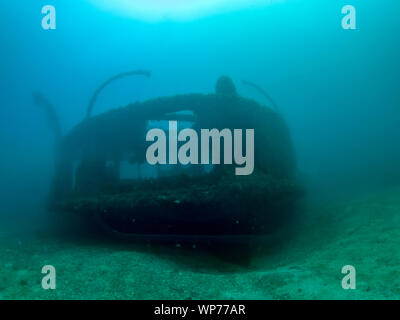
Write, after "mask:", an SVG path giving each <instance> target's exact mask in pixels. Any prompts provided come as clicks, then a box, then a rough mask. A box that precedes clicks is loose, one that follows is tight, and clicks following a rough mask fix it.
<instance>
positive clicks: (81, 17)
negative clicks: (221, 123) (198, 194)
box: [0, 0, 400, 299]
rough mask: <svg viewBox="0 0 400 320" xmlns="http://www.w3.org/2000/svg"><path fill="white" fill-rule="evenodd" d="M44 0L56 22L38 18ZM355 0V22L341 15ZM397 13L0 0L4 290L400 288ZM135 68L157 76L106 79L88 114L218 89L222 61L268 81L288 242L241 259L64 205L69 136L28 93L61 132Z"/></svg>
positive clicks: (319, 4)
mask: <svg viewBox="0 0 400 320" xmlns="http://www.w3.org/2000/svg"><path fill="white" fill-rule="evenodd" d="M188 3H190V4H188ZM45 5H51V6H53V7H54V8H55V10H56V28H55V29H49V30H44V28H43V26H42V19H43V18H44V16H45V15H46V14H44V13H42V8H43V7H44V6H45ZM345 5H351V6H353V7H354V8H355V10H356V28H355V29H344V28H343V26H342V19H343V18H344V17H345V16H346V13H342V8H343V7H344V6H345ZM399 17H400V3H399V2H398V1H395V0H383V1H377V0H362V1H361V0H350V1H339V0H332V1H317V0H276V1H274V0H270V1H268V0H260V1H258V0H247V1H246V0H240V1H225V0H220V1H217V0H215V1H192V2H189V1H177V0H165V1H155V0H153V1H139V0H131V1H128V0H118V1H111V0H109V1H107V0H101V1H100V0H99V1H96V0H68V1H66V0H49V1H37V0H32V1H25V0H13V1H11V0H2V1H1V3H0V27H1V32H0V43H1V50H0V88H1V90H0V142H1V145H2V153H1V157H0V170H1V174H0V176H1V180H0V186H1V189H0V204H1V208H2V210H1V211H0V266H1V270H2V272H1V275H0V299H376V298H378V299H399V298H400V277H399V276H400V273H399V266H400V251H399V250H398V248H399V247H400V231H399V230H400V165H399V164H400V148H399V147H400V125H399V124H400V108H399V106H400V90H399V84H400V61H399V57H400V44H399V41H398V34H399V30H400V19H399ZM132 70H149V71H151V77H149V78H148V77H142V76H137V77H135V76H133V77H125V78H121V79H119V80H118V81H115V82H112V83H110V85H109V86H107V87H106V88H104V90H103V91H102V92H101V93H100V94H99V96H98V97H97V100H96V104H95V106H94V109H93V116H97V115H102V114H103V113H104V112H107V111H109V110H112V109H115V108H118V107H123V106H127V105H129V104H130V103H134V102H137V101H139V102H145V101H148V100H149V99H157V98H159V97H167V96H174V95H177V94H180V95H188V94H192V93H199V94H209V93H210V94H214V93H215V90H216V89H215V87H216V82H217V79H218V78H219V77H220V76H229V77H230V78H231V79H232V80H233V83H234V85H235V87H236V90H237V93H238V94H239V95H240V96H243V97H246V98H248V99H251V100H252V101H253V100H254V101H257V102H258V103H259V104H261V105H267V106H270V104H271V102H270V101H266V99H265V98H264V97H263V96H262V95H260V94H259V93H258V92H257V91H255V90H253V89H252V88H250V87H249V86H246V85H245V84H244V83H243V80H247V81H251V82H252V83H256V84H257V85H258V86H260V87H262V88H263V89H265V91H266V92H267V93H268V95H269V96H271V97H272V98H273V101H275V103H276V106H277V108H278V110H279V111H278V113H279V115H280V116H281V117H282V119H284V121H285V124H286V125H287V127H288V129H289V132H290V137H291V141H292V143H293V148H294V152H295V158H296V174H295V176H296V179H297V180H296V181H300V182H299V183H300V184H301V185H302V187H303V188H304V194H303V197H302V204H301V208H299V209H298V210H297V211H296V224H295V226H294V230H292V229H290V230H286V231H282V232H283V233H282V237H283V238H285V240H281V241H279V243H278V244H276V243H275V242H276V241H274V243H273V244H269V243H266V244H263V245H262V247H263V248H262V250H258V249H257V250H253V251H255V253H254V252H253V253H252V255H251V257H250V258H248V263H247V264H246V265H242V264H237V263H236V262H235V261H231V260H232V259H225V258H221V257H219V255H218V254H215V253H214V252H213V253H209V252H208V250H204V251H202V250H196V246H194V245H193V246H191V247H190V248H189V250H187V251H186V249H185V248H182V247H184V246H181V245H180V243H173V244H172V245H171V244H167V245H164V246H163V245H161V246H154V247H153V245H152V246H146V245H144V246H142V244H136V243H135V244H131V243H126V242H125V241H111V240H109V239H108V238H106V237H102V236H99V235H98V234H95V235H93V234H92V233H93V231H92V230H90V231H86V229H85V228H86V227H84V226H81V225H80V222H77V221H76V220H75V218H76V217H73V218H71V219H69V218H66V220H65V221H64V220H63V221H61V222H60V221H58V219H55V218H54V213H51V212H49V210H48V208H47V203H48V198H49V194H51V190H52V183H53V179H54V173H55V171H56V168H55V158H56V153H57V143H58V142H57V138H56V136H55V135H54V132H53V131H54V130H53V131H52V128H53V129H54V123H53V124H52V123H49V122H51V121H52V120H51V119H50V120H49V119H48V115H47V116H46V111H45V110H44V109H43V108H41V107H40V106H38V105H37V104H36V103H35V101H34V99H33V98H32V94H34V93H36V92H40V93H41V94H42V95H43V96H44V97H46V99H48V101H50V102H51V104H52V105H53V106H54V109H55V110H56V113H57V117H58V118H59V121H60V125H61V131H62V135H63V136H64V135H66V134H68V133H69V132H71V130H72V129H73V128H74V127H75V126H76V125H78V124H79V123H81V122H82V120H84V118H85V116H86V114H87V106H88V103H89V101H90V99H91V97H92V95H93V93H94V92H95V91H96V89H98V88H99V86H100V85H101V84H102V83H104V81H106V80H107V79H109V78H110V77H112V76H115V75H117V74H120V73H123V72H128V71H132ZM227 111H229V110H227ZM52 126H53V127H52ZM115 130H118V127H115ZM255 135H257V130H256V131H255ZM256 152H257V149H256ZM255 157H257V153H256V154H255ZM57 215H62V214H61V213H58V212H57ZM66 217H67V215H66ZM60 224H61V226H60ZM78 224H79V227H78V226H77V225H78ZM67 225H68V227H66V226H67ZM291 228H293V227H291ZM76 229H79V230H76ZM82 229H83V230H82ZM287 233H290V235H287ZM77 234H79V236H77ZM250 249H254V248H250ZM233 260H234V259H233ZM44 265H54V267H55V268H56V269H57V289H54V290H45V289H43V288H42V285H41V280H42V277H43V275H42V273H41V270H42V267H43V266H44ZM346 265H351V266H354V268H355V269H356V270H357V288H356V289H355V290H351V289H350V290H345V289H343V288H342V283H341V281H342V278H343V277H344V276H345V274H342V272H341V271H342V267H343V266H346Z"/></svg>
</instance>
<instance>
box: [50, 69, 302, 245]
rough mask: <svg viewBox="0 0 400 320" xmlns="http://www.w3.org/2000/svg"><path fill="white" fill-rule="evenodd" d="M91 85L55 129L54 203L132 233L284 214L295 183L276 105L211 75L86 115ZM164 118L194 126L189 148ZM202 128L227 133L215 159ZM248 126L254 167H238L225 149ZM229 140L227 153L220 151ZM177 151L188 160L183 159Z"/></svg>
mask: <svg viewBox="0 0 400 320" xmlns="http://www.w3.org/2000/svg"><path fill="white" fill-rule="evenodd" d="M97 94H98V92H97V93H96V95H95V96H94V98H93V99H92V101H91V104H90V108H89V110H88V116H87V118H86V119H85V120H84V121H82V122H81V123H80V124H78V125H77V126H76V127H74V128H73V129H72V130H71V131H70V132H69V133H68V134H66V135H65V136H63V137H60V139H59V143H58V149H57V157H56V172H55V176H54V180H53V184H52V189H51V194H50V197H49V206H50V208H51V210H53V211H57V212H60V213H63V214H65V213H73V214H78V215H82V216H85V217H88V218H90V219H92V221H93V223H97V224H99V225H100V226H101V227H103V228H104V229H105V230H107V231H109V232H112V233H114V234H116V235H122V236H137V237H182V238H185V237H188V238H190V237H193V238H196V237H198V238H202V237H203V238H218V237H238V236H248V235H249V236H251V235H261V234H268V233H271V232H273V231H274V230H276V229H277V228H279V227H280V226H281V225H282V224H284V223H285V221H287V220H288V219H290V215H291V214H292V213H293V211H294V209H295V206H296V202H297V200H298V199H299V197H300V195H301V188H300V187H299V186H298V185H297V183H296V181H295V179H294V175H295V170H296V164H295V155H294V151H293V147H292V143H291V138H290V134H289V130H288V128H287V126H286V124H285V122H284V120H283V118H282V116H281V115H280V113H279V112H278V111H277V110H276V109H275V108H269V107H266V106H264V105H261V104H260V103H258V102H256V101H254V100H251V99H247V98H244V97H242V96H240V95H239V94H238V93H237V92H236V88H235V86H234V84H233V82H232V81H231V79H230V78H228V77H221V78H220V79H218V81H217V85H216V91H215V93H210V94H184V95H176V96H170V97H161V98H156V99H152V100H148V101H144V102H135V103H132V104H130V105H128V106H125V107H121V108H117V109H113V110H111V111H108V112H105V113H103V114H100V115H97V116H93V117H91V109H92V108H93V103H94V101H95V99H96V96H97ZM171 125H172V126H175V129H177V130H178V131H181V130H184V129H191V130H192V131H190V132H194V133H197V135H196V137H197V138H198V139H197V138H196V141H195V142H196V144H193V145H194V146H195V147H196V152H195V153H196V154H195V155H194V154H192V153H193V150H187V149H184V150H183V149H182V150H181V149H180V148H182V147H183V146H184V145H185V143H186V142H187V141H181V140H179V139H176V140H175V141H172V140H171V132H170V131H171ZM152 128H153V129H154V128H160V130H162V131H163V132H165V136H166V146H165V150H166V152H165V155H164V156H165V157H164V158H165V159H164V158H162V157H161V155H160V154H157V152H156V153H155V156H156V157H159V159H162V160H163V161H159V162H158V163H157V162H155V163H149V161H148V159H147V157H146V154H147V153H148V152H149V147H150V146H151V145H152V144H154V143H155V142H154V141H156V139H153V142H151V141H149V139H148V133H149V130H151V129H152ZM203 129H210V130H212V129H215V130H217V132H219V133H221V132H223V130H225V131H224V132H225V133H227V134H229V133H230V134H231V135H230V136H228V137H227V136H226V135H222V134H221V136H220V138H221V139H220V140H219V145H217V146H218V149H219V150H218V151H221V156H219V158H218V159H216V158H215V157H214V155H213V154H211V153H210V154H208V155H206V156H204V155H202V154H201V150H200V149H201V148H200V147H201V146H207V147H208V146H209V147H210V150H212V151H215V150H214V149H213V146H212V145H211V144H212V139H210V140H209V141H206V142H204V141H203V140H204V136H202V130H203ZM247 129H253V130H254V131H253V133H254V136H253V138H254V147H253V155H254V159H253V163H252V168H251V172H250V171H248V172H247V173H246V174H237V173H238V169H239V170H240V168H242V169H243V165H242V166H241V165H238V164H237V163H235V161H232V158H234V160H236V158H235V156H238V155H239V154H240V155H242V154H244V153H245V147H243V148H242V150H239V152H238V153H235V152H236V151H235V147H236V146H237V143H236V142H235V139H236V138H238V137H239V135H236V133H237V132H239V131H238V130H241V131H240V132H241V133H243V134H242V135H241V136H240V137H241V138H242V139H243V141H245V140H246V139H247V138H245V136H246V135H245V132H246V130H247ZM168 137H169V138H168ZM175 138H176V137H175ZM158 140H160V138H159V137H158ZM200 140H202V141H200ZM157 143H160V144H161V143H162V141H157ZM168 143H175V144H176V148H175V149H171V148H169V146H168ZM192 143H194V142H193V141H192ZM228 144H230V145H231V148H230V149H229V148H228V149H227V150H231V154H227V153H224V151H225V147H226V146H227V145H228ZM193 145H192V146H193ZM197 148H198V150H197ZM171 150H174V152H175V151H176V154H174V152H172V151H171ZM158 152H160V151H159V150H158ZM180 153H182V154H183V155H182V157H185V159H188V157H189V158H190V159H192V160H193V161H192V162H189V163H188V162H187V161H186V162H184V161H180V158H179V156H180ZM188 153H190V154H188ZM227 158H230V161H227ZM171 159H174V160H175V161H172V162H171V161H170V160H171ZM196 159H197V160H196ZM164 160H166V161H164ZM204 160H209V161H204ZM228 160H229V159H228ZM182 162H183V163H182ZM239 172H240V171H239Z"/></svg>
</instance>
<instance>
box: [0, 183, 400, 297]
mask: <svg viewBox="0 0 400 320" xmlns="http://www.w3.org/2000/svg"><path fill="white" fill-rule="evenodd" d="M302 215H303V216H302V217H301V219H300V222H299V223H298V225H297V227H296V233H295V234H293V235H292V236H290V237H288V238H286V239H285V241H282V242H281V243H280V244H276V243H275V244H274V245H271V247H268V244H265V245H263V247H262V250H261V251H257V250H256V251H255V252H253V257H252V258H251V259H250V260H248V259H247V257H246V258H243V259H242V257H240V256H238V257H234V259H232V257H230V258H229V259H227V258H226V257H223V258H221V257H218V256H216V255H215V254H209V253H205V252H203V251H202V250H200V249H199V248H185V247H180V246H174V245H171V246H167V247H159V246H154V245H136V244H128V243H121V242H116V241H109V240H106V239H104V238H99V237H98V236H92V235H86V236H82V235H74V236H72V235H71V233H72V234H74V233H73V232H72V231H65V230H63V231H62V232H61V231H60V232H59V229H58V228H55V229H51V230H50V231H49V230H48V229H49V228H39V229H38V230H36V229H35V228H30V231H29V232H27V231H26V230H24V231H23V232H22V231H21V230H22V229H21V230H19V231H15V228H14V229H13V228H8V227H7V226H5V225H3V227H2V228H1V231H0V265H1V273H0V299H399V298H400V188H395V189H391V190H387V191H385V192H381V193H375V194H372V195H371V194H369V195H368V196H363V197H358V198H357V199H354V200H351V201H343V202H342V203H335V204H333V205H332V204H329V205H328V204H325V205H318V206H313V207H312V208H308V209H306V210H305V212H304V213H302ZM31 225H35V224H34V223H32V224H31ZM32 229H34V231H32ZM238 262H240V263H238ZM44 265H53V266H54V267H55V268H56V285H57V288H56V289H55V290H44V289H42V286H41V280H42V277H43V276H44V275H43V274H41V269H42V267H43V266H44ZM344 265H353V266H354V267H355V268H356V281H357V282H356V284H357V288H356V290H344V289H343V288H342V286H341V281H342V278H343V276H344V275H343V274H342V273H341V270H342V267H343V266H344Z"/></svg>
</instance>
